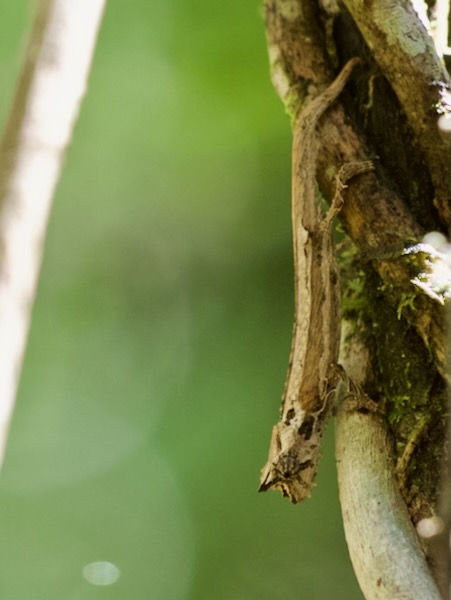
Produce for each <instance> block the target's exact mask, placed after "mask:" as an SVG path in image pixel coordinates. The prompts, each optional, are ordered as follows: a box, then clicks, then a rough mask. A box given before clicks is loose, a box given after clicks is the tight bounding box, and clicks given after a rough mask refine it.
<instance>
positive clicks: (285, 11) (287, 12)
mask: <svg viewBox="0 0 451 600" xmlns="http://www.w3.org/2000/svg"><path fill="white" fill-rule="evenodd" d="M277 6H278V9H279V13H280V14H281V15H282V17H283V18H284V19H287V21H294V20H295V19H297V18H298V17H300V15H301V6H300V3H299V2H298V0H278V2H277Z"/></svg>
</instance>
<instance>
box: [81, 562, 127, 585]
mask: <svg viewBox="0 0 451 600" xmlns="http://www.w3.org/2000/svg"><path fill="white" fill-rule="evenodd" d="M120 575H121V572H120V571H119V569H118V568H117V567H116V565H114V564H113V563H110V562H105V561H99V562H93V563H89V565H86V566H85V567H84V568H83V577H84V578H85V579H86V581H87V582H88V583H91V584H92V585H112V584H113V583H116V581H117V580H118V579H119V577H120Z"/></svg>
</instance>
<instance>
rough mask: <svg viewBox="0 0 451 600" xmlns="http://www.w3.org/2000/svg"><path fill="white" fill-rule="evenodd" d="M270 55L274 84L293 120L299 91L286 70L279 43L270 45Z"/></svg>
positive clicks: (297, 105) (297, 106)
mask: <svg viewBox="0 0 451 600" xmlns="http://www.w3.org/2000/svg"><path fill="white" fill-rule="evenodd" d="M268 56H269V66H270V71H271V81H272V84H273V86H274V89H275V90H276V92H277V93H278V95H279V97H280V99H281V100H282V102H283V105H284V107H285V111H286V113H287V114H288V116H289V117H290V119H291V120H293V119H294V116H295V115H296V113H297V110H298V108H299V104H300V102H299V97H298V93H297V91H296V90H295V88H293V86H292V85H291V83H290V78H289V76H288V74H287V72H286V70H285V66H284V63H283V60H282V55H281V52H280V49H279V47H278V46H277V44H269V45H268Z"/></svg>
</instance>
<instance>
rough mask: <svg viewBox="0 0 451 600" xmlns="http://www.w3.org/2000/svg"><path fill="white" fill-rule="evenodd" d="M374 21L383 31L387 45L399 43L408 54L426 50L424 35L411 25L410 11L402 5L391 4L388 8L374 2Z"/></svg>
mask: <svg viewBox="0 0 451 600" xmlns="http://www.w3.org/2000/svg"><path fill="white" fill-rule="evenodd" d="M373 14H374V21H375V23H376V24H377V26H378V27H379V28H380V29H381V31H383V32H384V33H385V35H386V38H387V43H388V45H390V46H392V45H399V46H400V47H401V49H402V50H403V51H404V52H405V53H406V54H408V55H409V56H418V55H419V54H423V53H424V52H426V37H425V35H423V34H422V32H421V31H420V30H418V29H416V28H414V27H413V24H412V17H411V13H410V12H408V11H407V10H405V8H404V7H403V6H396V5H393V6H392V7H391V8H390V9H389V10H388V9H387V7H386V6H384V7H382V8H381V7H380V6H377V3H375V9H374V13H373Z"/></svg>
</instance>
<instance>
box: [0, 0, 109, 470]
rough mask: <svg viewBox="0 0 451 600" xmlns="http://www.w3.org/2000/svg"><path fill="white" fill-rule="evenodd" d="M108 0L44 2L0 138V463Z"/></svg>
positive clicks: (48, 0) (33, 28)
mask: <svg viewBox="0 0 451 600" xmlns="http://www.w3.org/2000/svg"><path fill="white" fill-rule="evenodd" d="M104 5H105V0H76V1H75V2H74V1H73V0H41V2H40V3H39V5H38V10H37V13H36V17H35V19H34V23H33V27H32V31H31V34H30V38H29V42H28V47H27V50H26V55H25V60H24V65H23V68H22V72H21V74H20V78H19V82H18V86H17V89H16V92H15V96H14V99H13V105H12V109H11V111H10V115H9V119H8V122H7V125H6V129H5V132H4V134H3V138H2V140H1V144H0V249H1V253H0V388H1V394H2V397H1V403H0V463H1V461H2V459H3V454H4V450H5V445H6V439H7V432H8V426H9V422H10V419H11V415H12V411H13V406H14V399H15V395H16V389H17V384H18V379H19V375H20V369H21V364H22V359H23V354H24V350H25V345H26V338H27V333H28V328H29V322H30V313H31V309H32V303H33V299H34V295H35V288H36V282H37V278H38V273H39V268H40V263H41V255H42V246H43V241H44V237H45V231H46V226H47V220H48V215H49V212H50V206H51V200H52V196H53V192H54V189H55V186H56V183H57V181H58V178H59V174H60V171H61V167H62V162H63V158H64V151H65V149H66V147H67V145H68V143H69V141H70V138H71V135H72V130H73V127H74V124H75V121H76V118H77V116H78V111H79V107H80V104H81V100H82V98H83V96H84V93H85V91H86V83H87V76H88V73H89V67H90V64H91V58H92V55H93V51H94V46H95V41H96V36H97V31H98V27H99V24H100V21H101V17H102V13H103V9H104Z"/></svg>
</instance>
